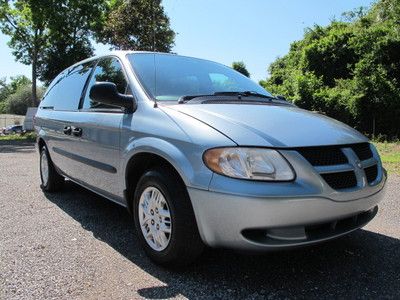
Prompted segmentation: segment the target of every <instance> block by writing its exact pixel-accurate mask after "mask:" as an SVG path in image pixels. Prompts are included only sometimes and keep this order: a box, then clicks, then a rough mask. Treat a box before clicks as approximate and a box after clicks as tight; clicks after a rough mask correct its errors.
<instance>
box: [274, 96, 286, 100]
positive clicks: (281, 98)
mask: <svg viewBox="0 0 400 300" xmlns="http://www.w3.org/2000/svg"><path fill="white" fill-rule="evenodd" d="M276 99H278V100H283V101H287V100H286V98H285V97H284V96H282V95H276Z"/></svg>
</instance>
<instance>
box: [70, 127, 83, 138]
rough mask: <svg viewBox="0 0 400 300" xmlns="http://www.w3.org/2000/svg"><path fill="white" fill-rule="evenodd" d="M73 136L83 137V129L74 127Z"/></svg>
mask: <svg viewBox="0 0 400 300" xmlns="http://www.w3.org/2000/svg"><path fill="white" fill-rule="evenodd" d="M72 134H73V135H74V136H81V135H82V128H79V127H74V128H73V129H72Z"/></svg>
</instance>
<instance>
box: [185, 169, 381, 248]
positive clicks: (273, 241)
mask: <svg viewBox="0 0 400 300" xmlns="http://www.w3.org/2000/svg"><path fill="white" fill-rule="evenodd" d="M382 177H383V178H382V181H381V182H380V183H379V184H378V185H377V186H375V187H374V191H373V192H372V190H370V191H371V192H372V193H371V194H369V195H365V193H363V192H361V193H360V195H361V197H360V198H357V199H354V198H352V199H349V201H338V200H333V199H331V198H328V197H324V196H321V195H319V196H307V195H303V196H302V195H297V196H295V195H293V194H294V193H290V194H291V195H290V196H288V197H282V196H271V195H269V196H267V197H260V195H257V196H251V195H246V194H231V193H226V192H217V191H206V190H200V189H196V188H190V187H188V192H189V195H190V198H191V200H192V204H193V209H194V212H195V216H196V221H197V225H198V228H199V232H200V235H201V237H202V239H203V241H204V242H205V243H206V244H207V245H209V246H211V247H224V248H233V249H242V250H255V251H260V250H261V251H265V250H272V249H281V248H289V247H294V246H301V245H307V244H312V243H317V242H321V241H325V240H328V239H332V238H335V237H338V236H341V235H344V234H346V233H349V232H351V231H353V230H355V229H357V228H360V227H363V226H364V225H366V224H367V223H368V222H369V221H370V220H371V219H372V218H373V217H374V216H375V214H376V212H377V204H378V203H379V202H380V201H381V199H382V197H383V194H384V184H385V180H386V176H385V174H384V175H383V176H382ZM214 179H215V178H214ZM223 180H232V179H223ZM238 184H240V181H238ZM246 184H251V183H246ZM291 192H294V191H291ZM354 196H355V194H354V193H352V197H354Z"/></svg>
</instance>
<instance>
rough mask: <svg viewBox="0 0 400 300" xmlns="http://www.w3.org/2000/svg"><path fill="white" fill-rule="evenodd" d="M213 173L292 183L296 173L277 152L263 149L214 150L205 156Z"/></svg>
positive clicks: (205, 160) (207, 152)
mask: <svg viewBox="0 0 400 300" xmlns="http://www.w3.org/2000/svg"><path fill="white" fill-rule="evenodd" d="M203 160H204V163H205V164H206V166H207V167H208V168H210V169H211V170H212V171H214V172H216V173H219V174H222V175H226V176H229V177H234V178H241V179H252V180H266V181H290V180H293V179H294V178H295V174H294V171H293V170H292V167H291V166H290V165H289V163H288V162H287V160H286V159H285V158H284V157H283V156H282V155H281V154H280V153H279V152H278V151H276V150H272V149H261V148H241V147H237V148H214V149H210V150H207V151H206V152H205V153H204V156H203Z"/></svg>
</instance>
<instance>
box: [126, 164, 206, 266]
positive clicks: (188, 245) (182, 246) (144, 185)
mask: <svg viewBox="0 0 400 300" xmlns="http://www.w3.org/2000/svg"><path fill="white" fill-rule="evenodd" d="M157 191H158V192H160V193H161V196H159V199H161V200H160V201H159V202H160V203H161V206H159V207H161V208H163V211H164V213H161V212H159V211H153V212H154V215H151V209H150V208H151V207H152V206H151V205H149V206H148V211H147V212H148V215H147V216H148V217H152V219H151V220H150V221H148V222H147V223H146V224H147V225H145V226H142V225H141V222H142V224H143V218H144V217H143V216H145V215H146V214H145V213H144V207H145V206H144V205H142V204H143V203H144V202H143V201H144V200H143V199H145V195H146V193H147V195H153V193H155V194H156V195H157V193H158V192H157ZM148 193H150V194H148ZM141 197H142V201H141ZM164 200H165V203H164ZM149 201H150V200H149ZM153 202H154V201H153ZM150 203H152V202H151V201H150ZM153 208H154V207H153ZM155 209H156V210H157V206H156V208H155ZM167 210H168V211H169V213H170V218H169V221H170V223H169V224H170V226H169V229H170V233H169V234H168V233H163V232H162V230H161V229H160V230H157V233H156V234H155V235H156V236H157V234H159V236H161V237H163V238H164V239H163V238H161V237H160V238H159V240H160V241H164V242H165V238H166V239H167V240H168V242H167V244H166V245H165V243H161V244H162V246H161V244H160V245H157V243H156V242H155V241H156V240H155V239H154V238H153V239H151V238H147V239H146V238H145V232H146V228H145V227H146V226H147V229H148V230H150V226H157V225H160V226H162V227H163V228H168V217H165V215H167V214H166V213H165V211H167ZM133 213H134V221H135V227H136V232H137V235H138V238H139V241H140V243H141V245H142V247H143V249H144V251H145V253H146V254H147V256H148V257H149V258H150V259H151V260H153V261H154V262H155V263H157V264H160V265H163V266H166V267H172V268H179V267H183V266H186V265H188V264H190V263H192V262H193V261H194V260H195V259H196V258H197V257H198V256H199V255H200V254H201V253H202V251H203V249H204V244H203V242H202V240H201V238H200V235H199V232H198V229H197V224H196V220H195V216H194V213H193V208H192V204H191V202H190V198H189V195H188V193H187V190H186V187H185V185H184V184H183V182H182V181H181V180H180V178H178V177H177V175H176V174H175V173H174V172H172V171H171V170H169V169H168V168H157V169H152V170H149V171H147V172H145V174H144V175H143V176H142V177H141V178H140V180H139V182H138V185H137V188H136V191H135V193H134V198H133ZM159 213H160V214H159ZM141 216H142V217H141ZM160 216H161V217H160ZM154 220H155V222H156V223H154V222H153V221H154ZM157 220H158V221H157ZM163 222H164V223H163ZM152 224H153V225H152ZM152 228H153V230H155V229H158V228H157V227H152ZM149 232H150V231H149ZM157 246H161V247H159V248H158V249H155V248H156V247H157Z"/></svg>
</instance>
